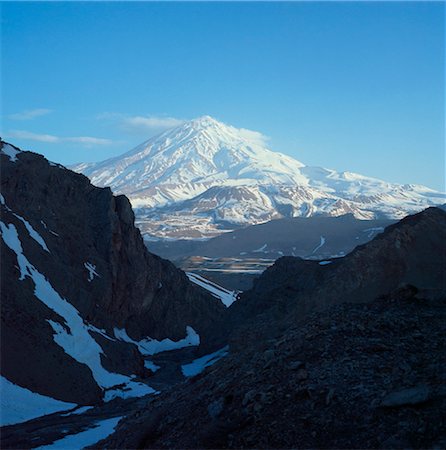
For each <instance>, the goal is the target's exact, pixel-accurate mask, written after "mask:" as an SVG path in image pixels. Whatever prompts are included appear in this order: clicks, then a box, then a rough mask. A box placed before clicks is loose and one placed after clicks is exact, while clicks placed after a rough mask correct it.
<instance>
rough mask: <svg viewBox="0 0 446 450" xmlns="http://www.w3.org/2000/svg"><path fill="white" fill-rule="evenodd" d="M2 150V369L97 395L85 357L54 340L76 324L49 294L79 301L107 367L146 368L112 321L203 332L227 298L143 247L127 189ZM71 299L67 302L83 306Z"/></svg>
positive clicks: (35, 384) (54, 389) (132, 330)
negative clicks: (117, 190)
mask: <svg viewBox="0 0 446 450" xmlns="http://www.w3.org/2000/svg"><path fill="white" fill-rule="evenodd" d="M0 160H1V194H2V197H1V200H2V205H1V220H2V238H3V239H2V240H1V262H2V264H1V304H2V305H1V308H2V309H1V321H2V322H1V338H2V339H1V344H2V348H1V352H2V353H1V354H2V364H1V370H2V375H3V376H4V377H6V378H7V379H8V380H10V381H11V382H13V383H15V384H17V385H19V386H21V387H25V388H28V389H30V390H31V391H33V392H37V393H40V394H42V395H47V396H50V397H53V398H56V399H59V400H64V401H69V402H76V403H91V402H93V401H97V400H99V399H100V398H101V396H102V391H101V389H100V388H99V387H98V385H97V383H96V382H95V380H94V379H93V376H92V371H91V370H90V369H89V367H87V365H85V364H81V363H79V361H77V360H76V359H75V358H73V357H71V356H70V355H68V354H67V352H66V351H64V348H63V347H62V346H61V345H58V344H56V342H55V339H56V335H57V330H59V331H60V332H61V333H62V332H64V333H65V335H68V338H69V334H70V332H71V331H72V330H70V326H69V325H68V323H67V321H66V319H64V316H63V315H61V314H62V313H60V314H58V313H56V312H55V310H54V308H52V307H50V306H48V304H46V303H45V302H47V301H50V300H51V299H53V300H54V301H56V300H57V301H58V302H59V305H62V304H63V305H65V304H66V303H68V304H69V305H71V306H74V308H75V310H76V311H77V312H78V314H79V316H80V317H81V324H82V322H83V325H79V326H81V327H84V326H89V327H90V329H89V332H88V333H89V335H90V336H91V337H93V338H94V340H95V341H96V342H97V343H98V344H99V345H100V347H101V349H102V350H101V351H102V355H101V363H102V365H103V366H104V368H105V369H106V370H108V371H111V372H117V373H123V374H127V375H130V374H136V375H138V376H140V377H143V376H144V375H145V374H146V373H147V369H144V367H143V360H142V358H141V355H140V354H139V352H138V351H137V349H136V346H134V345H132V344H128V343H125V342H122V341H119V340H117V339H116V338H115V335H114V329H115V328H118V329H125V330H126V332H127V333H128V335H129V336H130V337H131V338H133V339H135V340H140V339H142V338H146V337H150V338H153V339H157V340H162V339H164V338H170V339H172V340H180V339H183V338H184V337H185V335H186V327H187V326H190V327H192V328H193V329H194V330H195V331H196V332H197V333H198V334H199V335H200V337H201V339H202V341H205V340H206V336H207V333H208V331H209V328H210V327H211V326H212V323H213V322H214V321H215V320H216V319H217V318H218V317H219V316H220V315H221V314H222V313H223V311H224V307H223V305H221V304H219V302H218V301H217V300H215V299H214V298H213V297H211V296H208V295H207V294H206V293H203V292H202V291H200V290H198V289H196V288H195V287H194V286H193V285H192V284H191V283H190V282H189V281H188V279H187V277H186V276H185V274H184V273H183V272H182V271H180V270H178V269H176V268H175V267H174V265H173V264H171V263H170V262H168V261H166V260H163V259H161V258H159V257H157V256H155V255H152V254H150V253H149V252H148V251H147V249H146V248H145V246H144V243H143V240H142V238H141V236H140V233H139V230H138V229H137V228H135V226H134V215H133V212H132V209H131V207H130V203H129V201H128V200H127V198H126V197H125V196H117V197H115V196H113V195H112V192H111V190H110V189H108V188H97V187H95V186H93V185H92V184H91V183H90V182H89V180H88V179H87V178H86V177H85V176H83V175H79V174H76V173H74V172H72V171H70V170H68V169H66V168H64V167H63V166H60V165H58V164H54V163H50V162H48V161H47V160H46V159H45V158H44V157H42V156H40V155H38V154H35V153H31V152H22V151H20V150H19V149H17V148H15V147H13V146H11V145H9V144H6V143H4V142H2V143H1V152H0ZM24 258H25V259H24ZM39 277H40V278H39ZM44 280H46V282H45V281H44ZM39 283H40V284H39ZM39 286H40V287H39ZM39 289H40V290H42V292H40V293H39V292H38V290H39ZM43 291H44V292H43ZM39 295H40V297H42V298H44V299H45V301H41V299H39ZM56 297H57V298H56ZM65 301H66V303H63V302H65ZM71 306H66V307H65V306H62V307H61V308H62V309H63V308H65V310H69V311H71V313H72V314H77V313H73V309H72V308H71ZM70 308H71V309H70ZM67 314H68V313H67ZM67 317H68V316H67ZM49 321H52V322H53V323H56V325H53V326H52V325H51V324H50V322H49ZM91 327H95V329H91ZM64 329H65V331H64ZM101 330H102V331H101ZM59 334H60V333H59ZM87 337H88V336H87ZM86 351H87V350H86Z"/></svg>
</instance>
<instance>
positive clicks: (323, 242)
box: [311, 236, 325, 254]
mask: <svg viewBox="0 0 446 450" xmlns="http://www.w3.org/2000/svg"><path fill="white" fill-rule="evenodd" d="M324 244H325V238H324V236H321V241H320V243H319V245H318V246H317V247H316V248H315V249H314V250H313V251H312V252H311V254H313V253H316V251H317V250H319V249H320V248H321V247H322V246H323V245H324Z"/></svg>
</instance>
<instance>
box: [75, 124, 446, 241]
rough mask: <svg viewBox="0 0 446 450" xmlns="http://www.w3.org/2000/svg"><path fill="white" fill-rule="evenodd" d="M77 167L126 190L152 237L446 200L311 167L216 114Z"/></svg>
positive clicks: (369, 213) (387, 211)
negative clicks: (100, 159)
mask: <svg viewBox="0 0 446 450" xmlns="http://www.w3.org/2000/svg"><path fill="white" fill-rule="evenodd" d="M72 168H73V170H75V171H77V172H82V173H84V174H85V175H87V176H88V177H89V178H90V179H91V181H92V183H93V184H95V185H98V186H110V187H111V188H112V189H113V191H114V192H116V193H120V194H125V195H127V196H128V197H129V199H130V201H131V203H132V205H133V207H134V209H135V211H136V219H137V224H138V226H139V228H140V229H141V231H142V233H143V234H144V235H145V237H147V238H151V239H160V238H174V239H180V238H186V239H199V238H203V237H213V236H216V235H219V234H222V233H223V232H224V231H228V230H234V229H237V228H240V227H244V226H247V225H253V224H258V223H263V222H266V221H268V220H272V219H279V218H284V217H311V216H314V215H328V216H340V215H343V214H349V213H351V214H353V215H354V216H355V217H356V218H359V219H380V218H390V219H401V218H403V217H404V216H406V215H407V214H410V213H414V212H419V211H421V210H422V209H424V208H427V207H428V206H434V205H437V204H441V203H444V202H445V199H446V194H444V193H440V192H436V191H433V190H432V189H429V188H427V187H425V186H419V185H413V184H411V185H399V184H392V183H388V182H385V181H381V180H378V179H375V178H370V177H365V176H363V175H359V174H355V173H352V172H336V171H335V170H331V169H325V168H322V167H311V166H307V165H305V164H303V163H302V162H300V161H297V160H296V159H293V158H291V157H289V156H286V155H284V154H281V153H277V152H273V151H271V150H270V149H268V148H267V146H266V144H265V140H264V139H263V138H262V136H261V134H260V133H255V132H252V131H249V130H245V129H238V128H235V127H232V126H230V125H226V124H224V123H221V122H218V121H217V120H215V119H213V118H212V117H209V116H204V117H200V118H198V119H195V120H191V121H188V122H184V123H183V124H182V125H180V126H178V127H176V128H173V129H170V130H167V131H165V132H164V133H161V134H160V135H157V136H155V137H153V138H151V139H149V140H148V141H146V142H144V143H142V144H141V145H139V146H138V147H136V148H135V149H133V150H131V151H129V152H127V153H125V154H123V155H121V156H118V157H115V158H111V159H108V160H106V161H103V162H98V163H89V164H78V165H76V166H73V167H72Z"/></svg>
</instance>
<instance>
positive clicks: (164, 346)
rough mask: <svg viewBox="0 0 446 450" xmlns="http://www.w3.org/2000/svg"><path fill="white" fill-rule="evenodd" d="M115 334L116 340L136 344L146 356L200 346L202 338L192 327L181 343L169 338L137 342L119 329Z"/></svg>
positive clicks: (187, 328)
mask: <svg viewBox="0 0 446 450" xmlns="http://www.w3.org/2000/svg"><path fill="white" fill-rule="evenodd" d="M114 333H115V336H116V339H119V340H120V341H124V342H129V343H131V344H135V345H136V346H137V347H138V350H139V352H140V353H141V354H142V355H144V356H151V355H155V354H156V353H161V352H167V351H170V350H178V349H180V348H184V347H190V346H195V345H200V336H199V335H198V334H197V332H196V331H195V330H194V329H193V328H192V327H186V337H185V338H184V339H181V340H179V341H172V339H169V338H166V339H163V340H162V341H157V340H156V339H151V338H146V339H142V340H141V341H135V340H133V339H132V338H131V337H130V336H129V335H128V334H127V331H126V330H125V329H122V330H120V329H118V328H115V329H114Z"/></svg>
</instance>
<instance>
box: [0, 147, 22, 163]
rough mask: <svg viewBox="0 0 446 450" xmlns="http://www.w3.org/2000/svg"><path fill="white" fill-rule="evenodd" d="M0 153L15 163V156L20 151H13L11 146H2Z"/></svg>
mask: <svg viewBox="0 0 446 450" xmlns="http://www.w3.org/2000/svg"><path fill="white" fill-rule="evenodd" d="M2 153H4V154H5V155H6V156H8V157H9V159H10V161H12V162H16V161H17V155H18V154H19V153H20V150H17V149H15V148H14V147H13V146H12V145H9V144H3V147H2Z"/></svg>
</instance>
